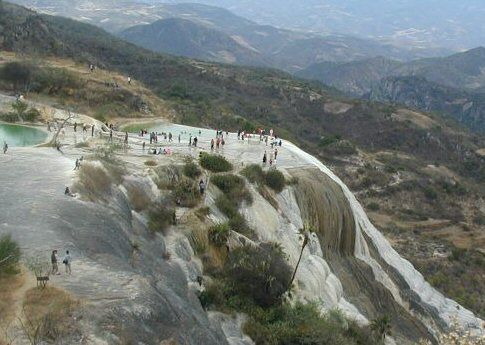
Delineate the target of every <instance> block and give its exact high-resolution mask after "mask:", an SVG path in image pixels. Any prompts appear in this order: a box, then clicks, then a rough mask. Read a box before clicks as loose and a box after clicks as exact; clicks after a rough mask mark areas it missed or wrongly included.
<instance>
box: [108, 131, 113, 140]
mask: <svg viewBox="0 0 485 345" xmlns="http://www.w3.org/2000/svg"><path fill="white" fill-rule="evenodd" d="M109 141H113V130H112V129H110V130H109Z"/></svg>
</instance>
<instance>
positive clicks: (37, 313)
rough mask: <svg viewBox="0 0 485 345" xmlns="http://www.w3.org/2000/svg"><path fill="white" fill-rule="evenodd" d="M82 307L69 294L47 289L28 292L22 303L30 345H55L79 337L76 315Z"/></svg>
mask: <svg viewBox="0 0 485 345" xmlns="http://www.w3.org/2000/svg"><path fill="white" fill-rule="evenodd" d="M79 308H80V303H79V302H78V301H76V300H75V299H73V298H72V297H71V296H70V295H68V294H67V293H66V292H64V291H62V290H59V289H56V288H53V287H47V288H45V289H43V290H39V289H35V288H34V289H31V290H29V291H27V293H26V295H25V299H24V303H23V316H22V318H21V328H22V330H23V332H24V333H25V335H26V336H27V338H28V339H29V342H30V344H33V345H34V344H40V343H41V341H45V342H49V343H55V342H57V341H60V340H65V339H68V336H69V335H74V334H76V333H77V332H78V331H79V330H78V327H79V325H78V323H77V322H75V319H74V318H75V315H76V312H77V311H78V310H79Z"/></svg>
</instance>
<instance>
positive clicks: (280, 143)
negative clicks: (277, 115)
mask: <svg viewBox="0 0 485 345" xmlns="http://www.w3.org/2000/svg"><path fill="white" fill-rule="evenodd" d="M282 144H283V142H282V141H281V139H280V142H279V144H278V145H279V147H281V145H282Z"/></svg>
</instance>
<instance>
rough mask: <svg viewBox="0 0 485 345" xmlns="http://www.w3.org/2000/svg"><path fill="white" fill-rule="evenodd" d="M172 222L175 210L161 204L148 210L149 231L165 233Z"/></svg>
mask: <svg viewBox="0 0 485 345" xmlns="http://www.w3.org/2000/svg"><path fill="white" fill-rule="evenodd" d="M174 224H175V210H173V209H170V208H167V207H164V206H163V205H157V206H155V207H153V208H152V209H151V210H150V212H149V220H148V229H149V230H150V231H151V232H161V233H165V231H166V230H167V229H168V228H169V227H170V225H174Z"/></svg>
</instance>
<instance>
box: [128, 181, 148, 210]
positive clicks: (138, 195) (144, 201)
mask: <svg viewBox="0 0 485 345" xmlns="http://www.w3.org/2000/svg"><path fill="white" fill-rule="evenodd" d="M126 191H127V193H128V198H129V200H130V203H131V205H132V207H133V209H134V210H135V211H136V212H140V211H143V210H145V209H146V208H147V207H148V206H149V205H150V204H151V202H152V201H151V199H150V197H149V196H148V195H147V193H146V192H145V191H144V190H143V189H142V188H141V187H139V186H137V185H134V184H130V185H128V186H127V187H126Z"/></svg>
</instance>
